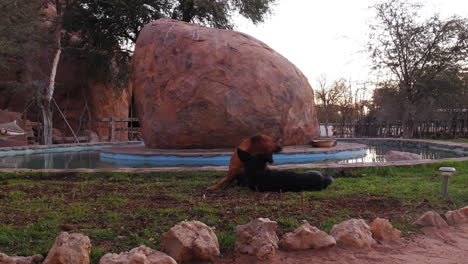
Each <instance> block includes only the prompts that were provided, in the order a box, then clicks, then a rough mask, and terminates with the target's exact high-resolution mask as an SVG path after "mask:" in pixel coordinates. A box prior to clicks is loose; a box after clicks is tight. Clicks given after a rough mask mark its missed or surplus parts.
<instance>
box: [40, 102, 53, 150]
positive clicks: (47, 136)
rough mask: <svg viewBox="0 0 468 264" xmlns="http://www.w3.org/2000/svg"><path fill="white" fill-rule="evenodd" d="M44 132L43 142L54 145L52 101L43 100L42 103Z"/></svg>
mask: <svg viewBox="0 0 468 264" xmlns="http://www.w3.org/2000/svg"><path fill="white" fill-rule="evenodd" d="M40 108H41V111H42V123H43V126H44V127H43V132H42V138H41V143H42V144H43V145H52V109H51V107H50V102H46V101H43V102H42V103H41V106H40Z"/></svg>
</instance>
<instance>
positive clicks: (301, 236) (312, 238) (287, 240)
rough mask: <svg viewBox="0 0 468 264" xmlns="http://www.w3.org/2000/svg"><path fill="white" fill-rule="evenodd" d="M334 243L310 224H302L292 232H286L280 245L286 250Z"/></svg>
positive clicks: (333, 240)
mask: <svg viewBox="0 0 468 264" xmlns="http://www.w3.org/2000/svg"><path fill="white" fill-rule="evenodd" d="M334 245H336V240H335V238H333V237H332V236H330V235H328V234H327V233H325V232H323V231H321V230H320V229H318V228H316V227H315V226H311V225H310V224H303V225H302V226H300V227H299V228H297V229H296V230H294V231H293V232H289V233H286V234H285V235H284V236H283V238H282V239H281V241H280V246H281V247H282V248H284V249H288V250H302V249H309V248H324V247H330V246H334Z"/></svg>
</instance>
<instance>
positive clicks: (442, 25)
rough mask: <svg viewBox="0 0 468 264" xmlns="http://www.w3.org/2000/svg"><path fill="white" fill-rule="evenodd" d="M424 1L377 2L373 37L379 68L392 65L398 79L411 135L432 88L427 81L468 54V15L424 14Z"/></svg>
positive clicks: (372, 51) (372, 50)
mask: <svg viewBox="0 0 468 264" xmlns="http://www.w3.org/2000/svg"><path fill="white" fill-rule="evenodd" d="M421 7H422V6H421V5H420V4H412V3H409V2H407V1H404V0H391V1H385V2H381V3H379V4H376V5H375V6H374V9H375V10H376V13H377V15H376V19H375V23H374V24H373V25H371V30H372V34H371V38H370V42H369V51H370V54H371V57H372V59H373V63H374V67H375V69H378V70H385V71H389V72H390V73H391V74H392V75H393V76H394V77H395V78H396V80H397V82H398V86H397V89H398V92H399V93H400V94H401V95H402V96H401V98H402V102H401V107H403V109H404V113H405V114H404V116H403V122H404V124H406V127H407V128H406V129H405V136H406V137H411V136H412V134H413V130H414V121H415V118H416V114H417V105H418V103H420V102H421V100H423V99H425V98H427V96H429V95H430V93H431V91H430V86H428V85H427V83H430V82H431V81H432V80H434V79H435V78H436V77H437V76H438V75H439V74H440V73H441V72H443V71H445V70H447V69H450V68H459V67H460V66H461V65H462V64H463V63H464V62H465V63H466V60H467V55H468V22H467V19H466V18H460V17H456V16H454V17H450V18H448V19H442V18H440V16H439V15H438V14H434V15H433V16H431V17H430V18H428V19H422V18H421V17H420V16H419V12H420V10H421Z"/></svg>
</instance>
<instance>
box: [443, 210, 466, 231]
mask: <svg viewBox="0 0 468 264" xmlns="http://www.w3.org/2000/svg"><path fill="white" fill-rule="evenodd" d="M445 218H447V223H448V224H449V225H452V226H453V225H461V224H467V223H468V206H465V207H463V208H461V209H458V210H455V211H448V212H447V213H445Z"/></svg>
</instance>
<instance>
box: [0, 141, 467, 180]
mask: <svg viewBox="0 0 468 264" xmlns="http://www.w3.org/2000/svg"><path fill="white" fill-rule="evenodd" d="M337 140H339V141H395V142H399V141H403V142H411V143H421V144H424V145H433V146H438V147H443V148H451V149H458V148H461V149H463V150H465V151H468V143H459V142H450V141H434V140H423V139H396V138H343V139H337ZM106 143H107V144H103V143H102V142H101V143H82V144H61V145H56V146H57V147H64V145H66V147H75V146H89V145H92V146H94V145H113V144H121V145H128V144H138V143H139V142H138V141H131V142H116V143H108V142H106ZM32 147H36V148H41V147H42V148H47V147H46V146H32ZM5 149H8V150H18V149H21V148H20V147H12V148H0V151H3V150H5ZM23 149H24V147H23ZM444 161H468V157H460V158H446V159H437V160H404V161H391V162H365V163H364V162H356V163H342V164H338V163H304V164H284V165H272V166H270V167H271V168H274V169H279V170H284V169H313V168H316V169H326V168H330V169H354V168H371V167H401V166H414V165H424V164H432V163H437V162H444ZM227 170H228V166H203V167H158V168H99V169H84V168H83V169H81V168H80V169H24V168H0V172H47V173H66V172H89V173H92V172H130V173H144V172H185V171H194V172H209V171H214V172H225V171H227Z"/></svg>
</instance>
